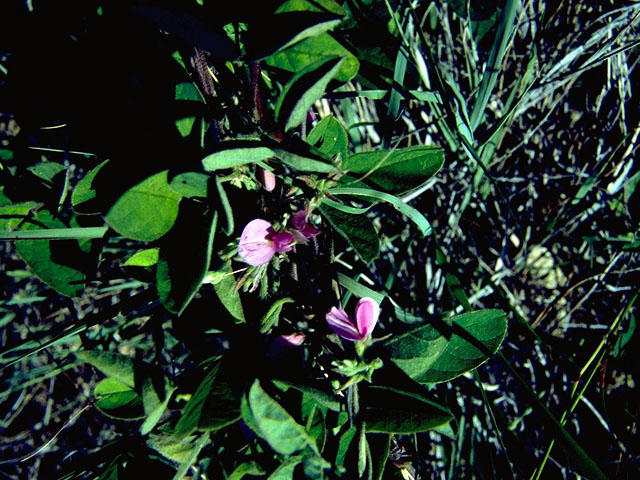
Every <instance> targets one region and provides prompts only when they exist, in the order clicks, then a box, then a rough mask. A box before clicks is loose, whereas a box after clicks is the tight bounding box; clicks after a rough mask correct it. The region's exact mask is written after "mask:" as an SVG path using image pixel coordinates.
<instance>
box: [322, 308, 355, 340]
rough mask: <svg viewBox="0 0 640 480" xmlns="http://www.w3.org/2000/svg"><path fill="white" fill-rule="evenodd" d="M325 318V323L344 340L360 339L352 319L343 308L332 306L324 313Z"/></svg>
mask: <svg viewBox="0 0 640 480" xmlns="http://www.w3.org/2000/svg"><path fill="white" fill-rule="evenodd" d="M325 318H326V319H327V323H328V324H329V326H330V327H331V330H333V331H334V332H336V333H337V334H338V335H340V336H341V337H342V338H344V339H345V340H351V341H356V340H362V337H361V335H360V332H358V329H357V328H356V326H355V325H354V324H353V321H352V320H351V319H350V318H349V315H347V313H346V312H345V311H344V310H342V309H340V308H336V307H332V308H331V311H329V313H327V314H326V316H325Z"/></svg>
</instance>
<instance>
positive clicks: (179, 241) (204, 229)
mask: <svg viewBox="0 0 640 480" xmlns="http://www.w3.org/2000/svg"><path fill="white" fill-rule="evenodd" d="M217 219H218V215H217V213H214V214H213V215H212V214H211V213H210V212H205V211H204V207H203V206H202V204H200V203H196V202H194V201H191V200H185V201H184V202H183V203H182V205H181V207H180V215H179V217H178V221H177V222H176V223H175V225H174V227H173V228H172V229H171V231H170V232H169V233H168V234H167V235H166V236H165V237H164V238H163V239H162V242H161V245H160V251H159V253H158V269H157V272H156V285H157V287H158V295H159V296H160V300H161V301H162V303H163V304H164V306H165V307H166V308H167V310H169V311H170V312H171V313H175V314H177V315H180V314H181V313H182V311H183V310H184V309H185V307H186V306H187V305H188V304H189V302H190V301H191V299H192V298H193V296H194V295H195V293H196V292H197V291H198V289H199V288H200V286H201V285H202V280H203V279H204V277H205V275H206V274H207V269H208V268H209V262H210V261H211V248H212V245H213V237H214V234H215V230H216V223H217Z"/></svg>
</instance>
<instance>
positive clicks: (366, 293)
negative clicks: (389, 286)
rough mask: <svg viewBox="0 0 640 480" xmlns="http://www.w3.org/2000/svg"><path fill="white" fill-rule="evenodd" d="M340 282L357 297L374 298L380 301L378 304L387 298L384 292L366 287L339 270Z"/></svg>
mask: <svg viewBox="0 0 640 480" xmlns="http://www.w3.org/2000/svg"><path fill="white" fill-rule="evenodd" d="M338 283H340V285H342V286H343V287H344V288H346V289H347V290H349V291H350V292H351V293H353V294H354V295H355V296H357V297H360V298H362V297H371V298H373V299H374V300H375V301H376V302H377V303H378V305H379V304H381V303H382V301H383V300H384V299H385V295H383V294H382V293H379V292H376V291H375V290H372V289H370V288H369V287H365V286H364V285H362V284H360V283H358V282H357V281H355V280H354V279H353V278H349V277H347V276H346V275H345V274H343V273H339V272H338Z"/></svg>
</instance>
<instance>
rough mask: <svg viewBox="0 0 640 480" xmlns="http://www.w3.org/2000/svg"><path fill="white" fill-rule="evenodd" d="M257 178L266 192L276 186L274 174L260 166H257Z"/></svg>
mask: <svg viewBox="0 0 640 480" xmlns="http://www.w3.org/2000/svg"><path fill="white" fill-rule="evenodd" d="M258 179H259V180H260V183H261V184H262V186H263V187H264V189H265V190H266V191H267V192H271V191H272V190H273V189H274V188H276V176H275V175H274V174H273V172H271V171H269V170H266V169H264V168H262V167H258Z"/></svg>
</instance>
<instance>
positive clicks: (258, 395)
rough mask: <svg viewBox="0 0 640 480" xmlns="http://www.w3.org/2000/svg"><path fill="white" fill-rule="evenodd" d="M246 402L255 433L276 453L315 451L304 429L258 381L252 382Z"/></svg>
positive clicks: (287, 453) (312, 442)
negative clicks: (309, 448)
mask: <svg viewBox="0 0 640 480" xmlns="http://www.w3.org/2000/svg"><path fill="white" fill-rule="evenodd" d="M247 400H248V407H249V410H250V412H251V415H252V417H253V418H252V419H251V420H250V421H251V422H253V425H254V426H255V427H256V428H257V431H256V433H258V434H259V435H260V436H261V437H262V438H263V439H264V440H265V441H266V442H267V443H268V444H269V445H270V446H271V448H273V449H274V450H275V451H276V452H278V453H279V454H281V455H291V454H293V453H295V452H299V451H300V450H303V449H304V448H305V447H307V446H310V447H312V448H313V449H314V450H317V448H316V445H315V442H314V441H313V439H312V438H311V437H309V434H308V433H307V431H306V430H305V428H304V427H303V426H302V425H300V424H298V423H297V422H296V421H295V420H294V418H293V417H292V416H291V415H289V412H287V411H286V410H285V409H284V408H283V407H282V406H281V405H280V404H279V403H278V402H276V401H275V400H274V399H273V398H271V397H270V396H269V395H268V394H267V393H266V392H265V391H264V390H263V389H262V386H260V382H259V381H258V380H256V381H255V382H253V385H252V386H251V389H250V390H249V395H248V398H247Z"/></svg>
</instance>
